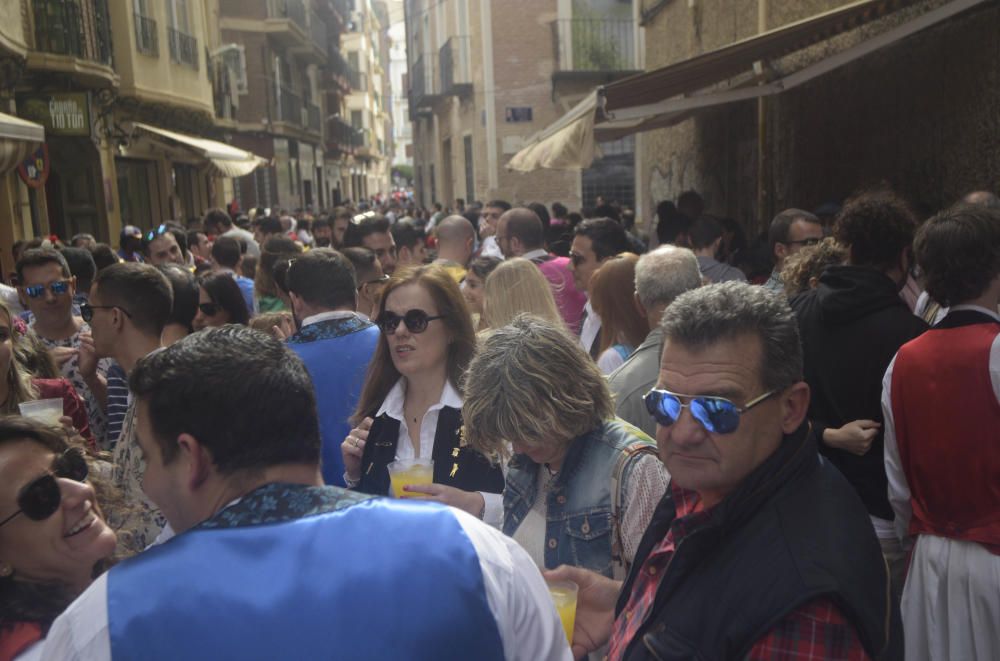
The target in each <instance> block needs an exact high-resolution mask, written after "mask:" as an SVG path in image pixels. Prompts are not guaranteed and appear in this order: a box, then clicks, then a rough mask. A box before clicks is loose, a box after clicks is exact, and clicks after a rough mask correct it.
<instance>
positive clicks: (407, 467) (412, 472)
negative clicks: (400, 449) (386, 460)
mask: <svg viewBox="0 0 1000 661" xmlns="http://www.w3.org/2000/svg"><path fill="white" fill-rule="evenodd" d="M387 468H388V469H389V481H390V482H391V483H392V493H393V494H394V495H395V496H396V498H424V495H423V494H419V493H410V492H407V491H403V487H404V486H406V485H408V484H431V483H432V482H433V481H434V462H433V461H431V460H430V459H400V460H397V461H394V462H392V463H391V464H389V465H388V467H387Z"/></svg>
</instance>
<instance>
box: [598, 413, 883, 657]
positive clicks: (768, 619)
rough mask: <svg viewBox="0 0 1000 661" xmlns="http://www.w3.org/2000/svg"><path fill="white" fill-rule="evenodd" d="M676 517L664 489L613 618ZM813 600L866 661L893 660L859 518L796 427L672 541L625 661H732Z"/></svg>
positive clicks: (866, 532) (876, 570)
mask: <svg viewBox="0 0 1000 661" xmlns="http://www.w3.org/2000/svg"><path fill="white" fill-rule="evenodd" d="M674 516H675V507H674V502H673V498H672V496H671V492H670V491H668V492H667V495H666V496H664V498H663V500H662V501H661V502H660V504H659V506H658V507H657V509H656V512H655V513H654V514H653V519H652V521H651V522H650V525H649V528H648V529H647V530H646V534H645V535H644V536H643V538H642V541H641V542H640V544H639V548H638V551H637V553H636V558H635V562H634V564H633V565H632V571H631V572H630V574H629V576H628V579H627V580H626V582H625V586H624V589H623V590H622V593H621V596H620V598H619V602H618V608H617V613H620V612H621V611H622V610H623V609H624V608H625V606H626V604H627V602H628V597H629V595H630V594H631V591H632V585H633V583H634V582H635V577H636V573H637V572H638V571H639V570H640V568H641V567H642V564H643V562H644V561H645V559H646V557H647V556H648V555H649V554H650V552H651V551H652V550H653V548H654V547H655V546H656V545H657V544H659V543H660V541H662V540H663V538H664V537H665V536H666V534H667V531H668V530H669V528H670V524H671V523H672V522H673V520H674ZM820 596H823V597H826V598H828V599H830V600H831V601H833V603H834V604H836V606H837V607H838V608H839V609H840V611H841V612H842V613H843V614H844V616H845V617H846V618H847V620H848V622H849V623H850V624H851V625H853V626H854V628H855V630H856V631H857V633H858V635H859V638H860V640H861V642H862V644H863V645H864V647H865V650H866V651H867V652H868V654H869V655H870V656H871V657H872V658H873V659H901V658H902V644H901V641H900V638H899V636H901V633H902V631H901V629H900V625H899V609H898V606H896V605H895V604H894V603H893V600H892V599H891V598H890V593H889V579H888V574H887V572H886V569H885V563H884V561H883V559H882V553H881V548H880V546H879V543H878V540H877V539H876V537H875V533H874V531H873V529H872V525H871V521H870V520H869V518H868V513H867V511H866V510H865V507H864V505H863V504H862V502H861V500H860V498H859V497H858V496H857V494H856V493H855V491H854V489H853V488H852V487H851V485H850V484H849V483H848V482H847V480H845V479H844V477H843V476H842V475H841V474H840V472H839V471H837V469H836V468H834V467H833V466H832V465H831V464H830V463H829V461H827V460H826V459H824V458H822V457H821V456H820V455H819V454H818V453H817V448H816V442H815V439H814V438H813V435H812V433H810V432H809V431H808V429H807V427H806V426H805V425H803V426H802V427H801V428H800V429H799V430H798V431H797V432H795V433H794V434H792V435H790V436H786V437H785V438H784V440H783V441H782V444H781V446H780V447H779V449H778V450H777V451H776V452H775V453H774V454H773V455H772V456H771V457H770V458H768V459H767V460H766V461H765V462H764V463H763V464H761V465H760V466H759V467H758V468H757V469H756V470H755V471H754V472H752V473H751V474H750V475H748V476H747V477H746V478H745V479H744V480H743V482H742V483H741V484H740V486H739V487H737V489H736V490H735V491H734V492H733V493H731V494H729V495H728V496H727V497H726V498H725V500H723V501H722V502H721V503H719V504H718V505H717V506H716V507H715V508H714V509H713V510H712V513H711V514H710V518H709V520H708V521H707V522H706V523H705V524H704V525H703V527H700V528H697V529H696V530H695V531H693V532H690V533H688V536H687V537H684V538H683V539H682V540H681V542H680V543H679V544H678V546H677V550H676V551H675V553H674V556H673V558H672V559H671V561H670V563H669V564H668V566H667V569H666V571H665V573H664V575H663V578H662V579H661V582H660V585H659V588H658V590H657V593H656V600H655V602H654V606H653V611H652V614H651V615H650V616H649V617H648V618H647V620H646V622H645V624H644V625H643V626H642V628H640V629H639V631H638V632H637V634H636V636H635V637H634V638H633V639H632V640H631V641H630V643H629V646H628V648H627V650H626V652H625V655H624V658H625V659H628V660H629V661H634V660H636V659H650V658H656V659H712V660H715V659H720V660H721V659H742V658H745V656H746V655H747V653H749V651H750V649H751V648H752V647H753V645H754V644H755V643H756V642H757V641H758V640H759V639H760V638H762V637H763V636H765V635H766V634H767V633H768V632H769V631H770V630H771V629H772V628H773V627H774V626H775V625H776V624H777V623H778V622H779V621H781V619H782V618H783V617H785V616H786V615H788V614H789V613H791V612H792V611H794V610H795V609H796V608H798V607H799V606H802V605H804V604H806V603H807V602H809V601H811V600H812V599H814V598H816V597H820ZM890 621H891V622H892V625H891V626H890V624H889V623H890ZM890 630H891V631H892V636H893V640H892V644H891V645H890V642H889V632H890Z"/></svg>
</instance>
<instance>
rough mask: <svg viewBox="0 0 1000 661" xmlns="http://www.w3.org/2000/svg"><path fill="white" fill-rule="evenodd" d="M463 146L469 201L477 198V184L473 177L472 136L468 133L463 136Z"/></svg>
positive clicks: (466, 190) (467, 197)
mask: <svg viewBox="0 0 1000 661" xmlns="http://www.w3.org/2000/svg"><path fill="white" fill-rule="evenodd" d="M462 147H463V150H464V151H465V199H466V200H467V201H469V202H471V201H472V200H474V199H476V194H475V192H476V186H475V182H474V181H473V177H472V136H471V135H467V136H465V137H464V138H462Z"/></svg>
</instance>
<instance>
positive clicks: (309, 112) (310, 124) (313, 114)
mask: <svg viewBox="0 0 1000 661" xmlns="http://www.w3.org/2000/svg"><path fill="white" fill-rule="evenodd" d="M320 114H321V113H320V110H319V106H317V105H316V104H315V103H310V104H308V105H307V106H306V127H307V128H308V129H309V130H310V131H312V132H313V133H319V132H321V131H322V127H321V126H320V123H321V120H320Z"/></svg>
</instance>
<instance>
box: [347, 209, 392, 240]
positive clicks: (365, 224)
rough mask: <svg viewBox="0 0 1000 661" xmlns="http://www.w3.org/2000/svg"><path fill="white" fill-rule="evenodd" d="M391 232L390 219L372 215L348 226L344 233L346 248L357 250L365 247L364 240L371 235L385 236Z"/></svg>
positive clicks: (352, 220)
mask: <svg viewBox="0 0 1000 661" xmlns="http://www.w3.org/2000/svg"><path fill="white" fill-rule="evenodd" d="M388 231H389V219H388V218H386V217H385V216H379V215H377V214H376V215H372V216H367V217H365V218H362V219H361V220H359V221H357V222H355V221H354V219H353V218H352V219H351V222H349V223H348V224H347V231H346V232H344V246H345V247H347V248H355V247H358V246H362V245H364V239H365V237H366V236H369V235H371V234H384V233H386V232H388Z"/></svg>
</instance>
